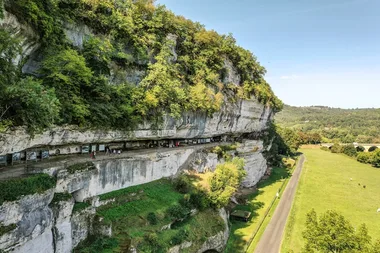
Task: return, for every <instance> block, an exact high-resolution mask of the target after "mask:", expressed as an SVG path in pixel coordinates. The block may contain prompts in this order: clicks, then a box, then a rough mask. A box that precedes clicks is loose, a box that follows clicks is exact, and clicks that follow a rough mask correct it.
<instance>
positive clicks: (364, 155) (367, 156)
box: [356, 152, 372, 163]
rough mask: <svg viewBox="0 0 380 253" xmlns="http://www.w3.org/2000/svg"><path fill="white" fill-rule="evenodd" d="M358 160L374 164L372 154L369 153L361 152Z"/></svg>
mask: <svg viewBox="0 0 380 253" xmlns="http://www.w3.org/2000/svg"><path fill="white" fill-rule="evenodd" d="M356 159H357V160H358V162H361V163H372V154H371V153H368V152H361V153H359V154H358V156H357V157H356Z"/></svg>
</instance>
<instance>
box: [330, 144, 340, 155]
mask: <svg viewBox="0 0 380 253" xmlns="http://www.w3.org/2000/svg"><path fill="white" fill-rule="evenodd" d="M330 150H331V153H342V146H341V145H339V144H337V143H335V144H334V145H332V146H331V147H330Z"/></svg>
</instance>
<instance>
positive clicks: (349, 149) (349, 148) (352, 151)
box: [342, 144, 357, 157]
mask: <svg viewBox="0 0 380 253" xmlns="http://www.w3.org/2000/svg"><path fill="white" fill-rule="evenodd" d="M342 153H343V154H345V155H348V156H351V157H355V156H356V155H357V151H356V148H355V146H354V145H353V144H348V145H344V146H343V147H342Z"/></svg>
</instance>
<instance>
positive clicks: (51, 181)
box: [0, 174, 56, 205]
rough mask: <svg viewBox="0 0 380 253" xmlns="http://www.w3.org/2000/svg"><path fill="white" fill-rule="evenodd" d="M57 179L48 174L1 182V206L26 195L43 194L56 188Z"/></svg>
mask: <svg viewBox="0 0 380 253" xmlns="http://www.w3.org/2000/svg"><path fill="white" fill-rule="evenodd" d="M55 184H56V179H55V178H53V177H51V176H49V175H47V174H38V175H34V176H31V177H26V178H17V179H10V180H6V181H0V189H1V190H0V205H1V204H3V203H4V202H5V201H15V200H17V199H19V198H20V197H21V196H24V195H31V194H35V193H42V192H45V191H46V190H48V189H51V188H53V187H55Z"/></svg>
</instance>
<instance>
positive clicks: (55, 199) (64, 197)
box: [50, 192, 72, 205]
mask: <svg viewBox="0 0 380 253" xmlns="http://www.w3.org/2000/svg"><path fill="white" fill-rule="evenodd" d="M71 198H72V196H71V194H70V193H68V192H62V193H61V192H59V193H55V194H54V197H53V200H52V201H51V203H50V205H54V204H57V203H59V202H61V201H66V200H69V199H71Z"/></svg>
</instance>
